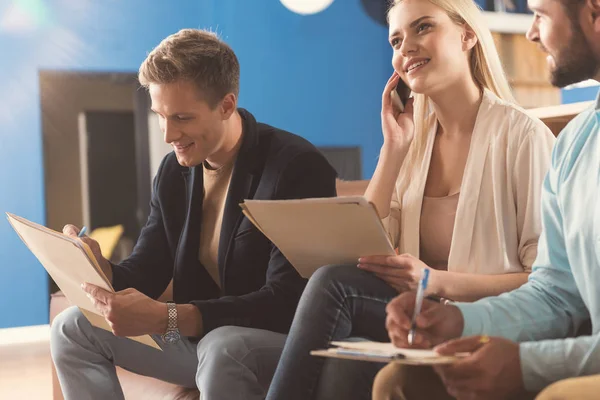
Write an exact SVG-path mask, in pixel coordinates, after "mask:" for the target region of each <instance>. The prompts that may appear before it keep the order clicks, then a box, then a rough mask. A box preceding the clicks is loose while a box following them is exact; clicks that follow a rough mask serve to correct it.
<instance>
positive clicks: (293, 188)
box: [51, 29, 336, 400]
mask: <svg viewBox="0 0 600 400" xmlns="http://www.w3.org/2000/svg"><path fill="white" fill-rule="evenodd" d="M139 79H140V82H141V84H142V85H143V86H145V87H146V88H148V90H149V93H150V97H151V99H152V110H153V111H154V112H155V113H156V114H157V115H158V118H159V121H160V126H161V129H162V132H163V134H164V139H165V141H166V142H167V143H169V144H171V145H172V147H173V152H172V153H170V154H169V155H167V156H166V157H165V158H164V160H163V161H162V164H161V166H160V169H159V171H158V174H157V176H156V179H155V181H154V190H153V195H152V204H151V212H150V216H149V218H148V222H147V224H146V226H145V227H144V229H143V230H142V232H141V235H140V238H139V241H138V243H137V245H136V246H135V248H134V250H133V253H132V254H131V256H130V257H129V258H127V259H126V260H124V261H123V262H121V263H120V264H112V263H110V262H109V261H108V260H106V259H104V258H103V257H102V255H101V253H100V249H99V248H98V244H97V243H96V242H94V241H93V240H91V239H89V238H84V239H82V240H84V241H85V242H86V243H88V244H89V245H90V246H91V247H92V249H93V250H94V253H95V255H96V257H97V258H98V260H99V262H100V265H101V266H102V269H103V270H104V273H105V274H106V276H107V277H108V278H109V279H110V280H111V282H112V284H113V286H114V288H115V290H116V291H117V292H116V293H114V294H111V293H108V292H106V291H104V290H102V289H101V288H98V287H95V286H92V285H86V286H85V287H84V290H85V291H86V292H87V293H88V295H89V296H90V298H91V299H92V301H93V303H94V305H95V306H96V307H97V309H98V310H99V311H100V312H101V313H102V314H103V315H104V316H105V318H106V319H107V321H108V322H109V323H110V325H111V326H112V330H113V333H114V334H113V333H110V332H107V331H103V330H100V329H97V328H94V327H92V326H91V325H90V323H89V322H88V321H87V320H86V319H85V318H84V317H83V315H82V314H81V312H80V311H79V310H78V309H77V308H71V309H69V310H66V311H65V312H64V313H62V314H61V315H60V316H59V317H58V318H57V319H56V320H55V322H54V324H53V327H52V338H51V348H52V357H53V360H54V363H55V364H56V367H57V371H58V377H59V380H60V383H61V386H62V389H63V392H64V394H65V397H66V398H67V399H122V398H123V392H122V390H121V387H120V385H119V381H118V379H117V376H116V373H115V366H116V365H118V366H121V367H123V368H125V369H128V370H130V371H133V372H137V373H140V374H143V375H147V376H152V377H155V378H158V379H162V380H165V381H169V382H172V383H175V384H178V385H182V386H185V387H195V386H197V387H198V388H199V389H200V392H201V393H202V397H203V398H208V399H211V400H214V399H231V398H240V396H245V397H243V398H247V399H254V398H257V399H260V398H262V397H264V393H265V392H266V389H267V386H268V384H269V380H270V377H271V375H272V373H273V370H274V368H275V365H276V362H277V359H278V358H279V353H280V352H281V348H282V347H283V341H284V338H285V336H284V335H283V333H286V332H287V330H288V329H289V325H290V323H291V320H292V317H293V314H294V311H295V309H296V305H297V302H298V299H299V297H300V294H301V292H302V290H303V288H304V285H305V280H304V279H302V278H301V277H300V276H299V275H298V274H297V272H296V271H295V269H294V268H293V267H292V266H291V264H290V263H289V262H288V261H287V260H286V259H285V257H284V256H283V255H282V254H281V252H280V251H279V250H278V249H277V248H276V247H275V246H274V245H273V244H272V243H270V242H269V240H268V239H267V238H266V237H264V236H263V235H262V234H261V233H260V232H259V231H258V230H257V229H256V228H255V227H254V226H253V225H252V223H250V221H249V220H248V219H246V218H244V216H243V214H242V212H241V209H240V207H239V203H241V202H242V201H243V200H244V199H249V198H250V199H251V198H257V199H288V198H302V197H329V196H334V195H335V177H336V173H335V171H334V170H333V168H332V167H331V166H330V165H329V163H328V162H327V161H326V160H325V158H324V157H323V156H322V155H321V154H320V153H319V152H318V150H317V149H316V148H315V147H314V146H312V145H311V144H310V143H308V142H307V141H306V140H304V139H302V138H300V137H298V136H296V135H293V134H291V133H288V132H284V131H282V130H279V129H277V128H274V127H271V126H268V125H265V124H262V123H258V122H256V120H255V119H254V117H253V116H252V114H250V113H249V112H248V111H246V110H244V109H241V108H238V107H237V101H238V91H239V64H238V60H237V58H236V56H235V54H234V52H233V51H232V49H231V48H230V47H229V46H227V44H225V43H224V42H222V41H221V40H219V39H218V38H217V37H216V36H215V35H214V34H212V33H209V32H205V31H201V30H193V29H184V30H182V31H180V32H178V33H176V34H174V35H171V36H169V37H167V38H166V39H164V40H163V41H162V42H161V43H160V44H159V46H158V47H157V48H155V49H154V50H153V51H152V52H151V53H150V54H149V55H148V57H147V58H146V60H145V61H144V62H143V64H142V66H141V67H140V71H139ZM115 195H117V196H118V193H115ZM78 231H79V229H78V228H76V227H74V226H72V225H67V226H65V229H64V232H65V233H67V234H70V235H76V234H77V233H78ZM171 280H173V300H174V302H168V303H166V304H165V303H163V302H159V301H157V300H155V299H157V298H158V297H159V296H160V295H161V293H163V291H164V290H165V288H167V285H168V284H169V282H170V281H171ZM142 334H151V335H154V337H155V338H156V339H157V340H158V342H159V343H160V344H161V347H162V350H163V351H162V352H161V351H157V350H154V349H151V348H150V347H146V346H143V345H140V344H138V343H136V342H133V341H131V340H129V339H126V338H123V336H137V335H142ZM249 349H252V351H250V350H249ZM255 358H256V359H260V360H261V370H260V371H257V370H255V365H256V364H257V362H256V360H255ZM269 360H272V361H271V362H269Z"/></svg>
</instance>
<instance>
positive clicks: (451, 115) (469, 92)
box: [430, 79, 483, 136]
mask: <svg viewBox="0 0 600 400" xmlns="http://www.w3.org/2000/svg"><path fill="white" fill-rule="evenodd" d="M430 98H431V100H432V102H433V108H434V111H435V115H436V117H437V120H438V122H439V124H440V126H441V128H442V129H441V131H442V132H444V134H446V135H449V136H453V135H471V134H472V133H473V128H474V127H475V120H476V119H477V113H478V112H479V106H480V105H481V100H482V98H483V92H482V91H481V89H480V88H479V87H478V86H477V85H476V84H475V82H473V81H472V80H470V79H469V81H468V82H457V83H456V84H455V85H452V86H450V87H447V88H445V89H444V90H443V91H440V92H439V93H435V94H432V95H430Z"/></svg>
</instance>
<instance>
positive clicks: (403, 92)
mask: <svg viewBox="0 0 600 400" xmlns="http://www.w3.org/2000/svg"><path fill="white" fill-rule="evenodd" d="M390 95H391V97H392V104H393V105H394V107H396V108H397V109H399V110H400V111H401V112H403V111H404V106H405V105H406V102H407V101H408V99H409V97H410V88H409V87H408V86H407V85H406V83H405V82H404V81H403V80H402V79H400V81H399V82H398V85H396V88H395V89H394V90H392V93H391V94H390Z"/></svg>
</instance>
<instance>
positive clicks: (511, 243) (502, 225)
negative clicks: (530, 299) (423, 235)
mask: <svg viewBox="0 0 600 400" xmlns="http://www.w3.org/2000/svg"><path fill="white" fill-rule="evenodd" d="M434 125H436V124H434ZM436 130H437V126H433V127H432V129H431V131H430V132H429V136H428V142H427V147H426V152H425V157H424V159H423V160H422V163H421V165H419V166H416V168H417V171H416V173H417V175H416V179H413V180H411V184H410V186H408V189H407V190H406V191H405V192H404V193H399V191H400V189H399V187H400V185H397V187H396V190H395V193H394V195H393V196H392V204H391V209H390V215H389V216H388V217H386V218H384V219H383V220H382V222H383V224H384V226H385V227H386V229H387V231H388V233H389V235H390V239H391V240H392V244H393V245H394V246H397V247H398V250H399V252H400V253H409V254H412V255H413V256H415V257H419V232H420V226H419V225H420V216H421V205H422V203H423V195H424V191H425V183H426V181H427V174H428V172H429V163H430V161H431V152H432V149H433V143H434V139H435V133H436ZM554 141H555V138H554V136H553V135H552V133H551V131H550V130H549V129H548V128H547V127H546V126H545V125H544V124H543V123H542V122H541V121H540V120H538V119H536V118H534V117H532V116H530V115H528V114H527V113H526V112H525V110H523V109H521V108H520V107H518V106H516V105H513V104H511V103H507V102H505V101H503V100H501V99H499V98H498V97H497V96H496V95H494V94H493V93H492V92H490V91H487V90H486V91H485V93H484V96H483V100H482V102H481V106H480V108H479V112H478V114H477V120H476V122H475V128H474V131H473V136H472V138H471V147H470V149H469V155H468V158H467V164H466V166H465V171H464V176H463V181H462V184H461V188H460V199H459V202H458V206H457V210H456V221H455V224H454V230H453V235H452V238H453V239H452V244H451V247H450V257H449V260H448V271H452V272H466V273H477V274H502V273H510V272H529V271H531V265H532V263H533V261H534V260H535V257H536V254H537V242H538V238H539V236H540V232H541V230H542V223H541V215H540V195H541V189H542V181H543V179H544V177H545V175H546V171H547V169H548V167H549V166H550V155H551V151H552V147H553V145H554ZM405 168H406V166H403V168H402V170H401V171H400V174H402V173H403V171H405ZM399 199H401V201H399Z"/></svg>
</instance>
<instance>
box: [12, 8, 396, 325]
mask: <svg viewBox="0 0 600 400" xmlns="http://www.w3.org/2000/svg"><path fill="white" fill-rule="evenodd" d="M10 16H12V17H11V18H9V17H10ZM184 27H188V28H189V27H191V28H212V29H213V30H215V31H217V32H218V33H219V34H220V35H221V36H222V37H223V38H224V39H225V40H226V41H227V42H229V43H230V44H231V46H232V47H233V49H234V50H235V51H236V53H237V54H238V56H239V58H240V62H241V67H242V76H241V95H240V105H241V106H243V107H246V108H248V109H249V110H251V111H252V112H254V113H255V115H256V116H257V117H258V118H259V119H260V120H263V121H265V122H268V123H271V124H273V125H276V126H278V127H281V128H284V129H287V130H290V131H292V132H295V133H298V134H300V135H302V136H304V137H306V138H307V139H309V140H311V141H312V142H314V143H315V144H316V145H349V146H353V145H358V146H360V147H361V148H362V152H363V153H362V154H363V172H364V176H365V177H370V175H371V174H372V171H373V169H374V167H375V164H376V156H377V154H378V150H379V147H380V146H381V133H380V121H379V104H380V96H381V94H380V93H381V90H382V88H383V86H384V84H385V82H386V81H387V78H388V77H389V75H390V74H391V71H392V70H391V66H390V57H391V53H390V50H389V46H388V45H387V41H386V38H387V30H386V28H384V27H382V26H379V25H377V24H376V23H375V22H374V21H373V20H371V19H370V18H369V17H367V16H366V14H365V13H364V12H363V10H362V6H361V4H360V1H359V0H344V1H340V0H338V1H335V2H334V3H333V5H332V6H331V7H329V8H328V9H326V10H325V11H324V12H322V13H320V14H316V15H312V16H305V17H302V16H299V15H296V14H294V13H292V12H290V11H289V10H287V9H286V8H285V7H284V6H283V5H281V3H280V2H279V1H276V0H252V1H239V0H177V1H173V0H152V1H148V0H146V1H142V0H128V1H119V0H45V1H44V0H15V1H9V0H0V48H1V49H2V57H1V59H0V87H1V88H2V90H0V211H2V212H4V211H9V212H12V213H15V214H18V215H21V216H23V217H25V218H28V219H31V220H33V221H35V222H38V223H42V224H43V223H44V222H45V209H44V174H43V154H42V132H41V115H40V98H39V82H38V71H39V70H40V69H61V70H78V71H130V72H133V71H136V70H137V68H138V66H139V64H140V63H141V62H142V61H143V59H144V57H145V55H146V54H147V52H148V51H150V50H151V49H152V48H153V47H154V46H155V45H157V44H158V43H159V42H160V40H161V39H162V38H164V37H165V36H167V35H169V34H171V33H174V32H176V31H178V30H179V29H181V28H184ZM74 167H75V166H74ZM67 222H69V221H65V223H67ZM47 322H48V282H47V277H46V273H45V271H44V270H43V268H42V267H41V266H40V265H39V263H38V262H37V260H36V259H35V258H34V257H33V255H31V253H30V252H29V250H27V248H26V247H25V245H23V244H22V243H21V241H20V239H19V238H18V237H17V235H16V234H15V233H14V232H13V230H12V228H11V227H10V225H9V224H8V223H7V222H5V220H3V221H2V222H0V328H3V327H11V326H24V325H35V324H43V323H47Z"/></svg>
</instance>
